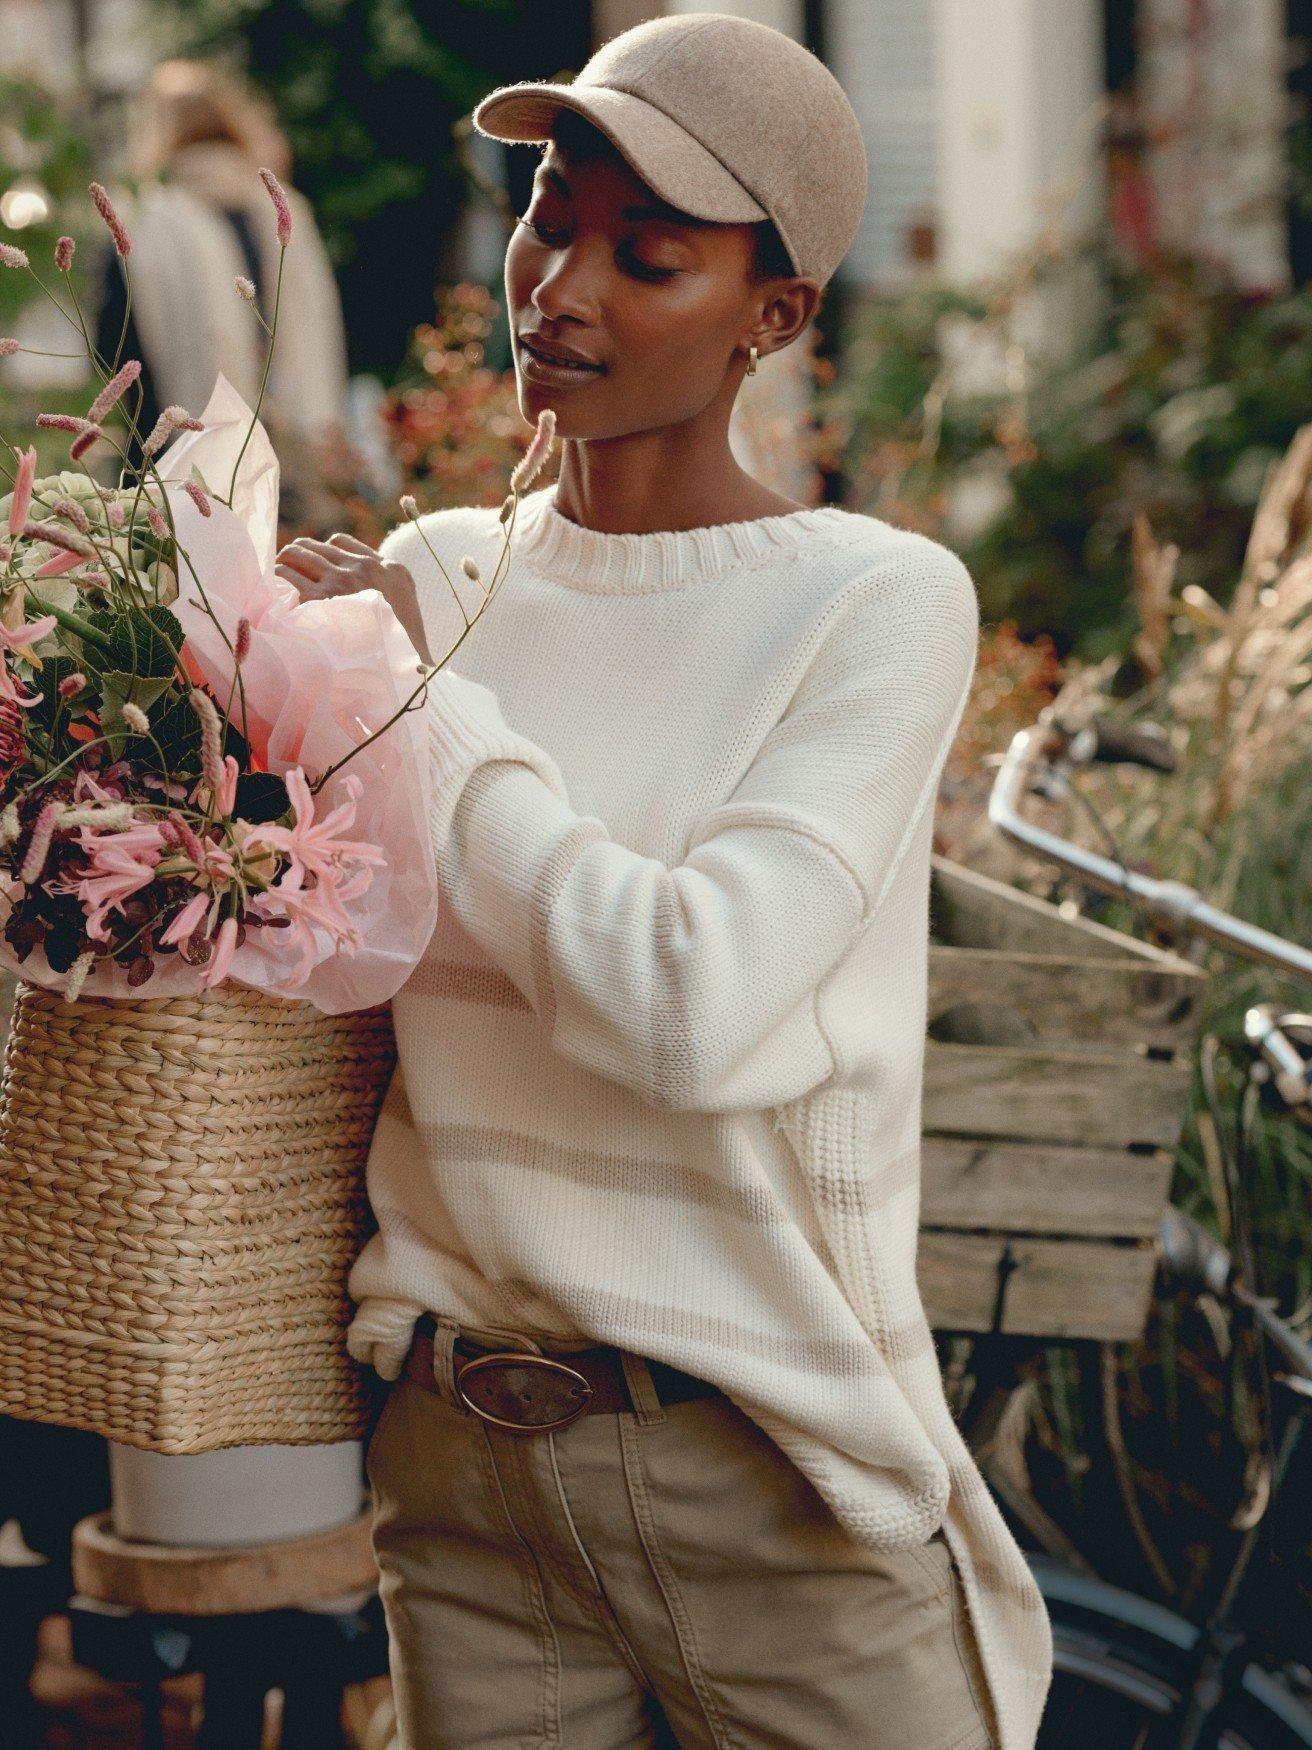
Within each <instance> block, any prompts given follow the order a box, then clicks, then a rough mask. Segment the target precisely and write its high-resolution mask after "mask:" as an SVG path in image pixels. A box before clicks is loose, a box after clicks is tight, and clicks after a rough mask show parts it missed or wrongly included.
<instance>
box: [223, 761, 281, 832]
mask: <svg viewBox="0 0 1312 1750" xmlns="http://www.w3.org/2000/svg"><path fill="white" fill-rule="evenodd" d="M290 807H291V803H290V801H289V799H288V796H287V786H286V784H284V783H283V781H282V779H281V778H280V777H279V776H278V775H277V773H276V772H244V773H243V774H242V776H241V777H240V778H238V780H237V801H236V805H235V807H234V808H233V813H234V814H237V815H240V816H241V818H242V819H243V820H249V821H250V822H251V824H252V826H256V825H261V824H263V823H265V822H267V821H271V820H277V819H278V818H279V817H280V816H281V815H284V814H286V812H287V810H288V809H289V808H290Z"/></svg>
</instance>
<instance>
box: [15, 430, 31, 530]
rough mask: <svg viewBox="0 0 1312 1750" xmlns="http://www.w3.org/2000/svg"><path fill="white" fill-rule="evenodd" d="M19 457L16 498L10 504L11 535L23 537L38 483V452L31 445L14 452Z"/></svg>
mask: <svg viewBox="0 0 1312 1750" xmlns="http://www.w3.org/2000/svg"><path fill="white" fill-rule="evenodd" d="M14 453H15V454H16V455H17V457H18V477H17V479H16V480H15V481H14V496H13V498H12V499H11V500H10V503H9V533H10V534H11V535H21V534H22V532H23V526H24V524H25V523H26V522H27V513H28V511H29V510H30V509H31V508H32V487H33V484H34V483H35V481H36V450H35V448H34V447H33V446H32V445H31V444H29V445H28V447H27V448H26V449H25V450H17V451H15V452H14Z"/></svg>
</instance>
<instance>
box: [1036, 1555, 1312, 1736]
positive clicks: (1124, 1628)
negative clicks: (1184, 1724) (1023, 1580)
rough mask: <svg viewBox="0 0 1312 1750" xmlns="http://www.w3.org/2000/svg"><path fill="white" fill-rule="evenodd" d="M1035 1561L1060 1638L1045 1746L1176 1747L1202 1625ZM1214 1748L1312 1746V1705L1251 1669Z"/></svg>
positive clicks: (1045, 1718) (1055, 1635)
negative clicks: (1181, 1703)
mask: <svg viewBox="0 0 1312 1750" xmlns="http://www.w3.org/2000/svg"><path fill="white" fill-rule="evenodd" d="M1030 1565H1031V1566H1032V1568H1033V1570H1034V1576H1035V1578H1036V1579H1037V1581H1038V1583H1039V1589H1040V1591H1041V1592H1042V1593H1043V1596H1044V1600H1045V1602H1046V1603H1047V1606H1048V1614H1049V1616H1050V1618H1051V1620H1052V1639H1053V1679H1052V1689H1051V1691H1050V1693H1049V1697H1048V1705H1047V1708H1046V1709H1045V1710H1044V1715H1043V1724H1042V1726H1041V1728H1040V1731H1039V1737H1038V1745H1037V1750H1084V1747H1085V1746H1089V1747H1090V1750H1093V1746H1097V1747H1098V1750H1171V1747H1172V1746H1173V1745H1174V1743H1175V1728H1173V1726H1172V1720H1173V1718H1174V1716H1175V1709H1176V1707H1177V1705H1178V1704H1179V1701H1180V1698H1181V1695H1182V1694H1183V1692H1184V1689H1185V1686H1186V1685H1187V1683H1188V1681H1189V1676H1190V1673H1191V1670H1192V1663H1191V1660H1192V1655H1193V1653H1194V1650H1195V1647H1196V1645H1197V1641H1198V1629H1197V1628H1196V1627H1195V1626H1194V1624H1193V1623H1190V1622H1186V1621H1185V1620H1184V1618H1183V1617H1180V1616H1176V1615H1175V1613H1174V1612H1173V1611H1170V1610H1165V1609H1163V1608H1162V1606H1161V1605H1158V1604H1153V1603H1151V1602H1150V1601H1149V1600H1147V1599H1144V1598H1137V1597H1135V1595H1134V1594H1133V1593H1132V1592H1123V1591H1121V1590H1120V1588H1119V1587H1116V1586H1108V1585H1105V1584H1104V1583H1103V1582H1102V1581H1101V1580H1092V1579H1089V1578H1088V1577H1086V1576H1085V1575H1083V1574H1077V1573H1075V1572H1073V1571H1072V1570H1071V1569H1070V1568H1065V1567H1063V1566H1062V1565H1061V1564H1060V1563H1058V1562H1053V1561H1049V1560H1048V1559H1047V1558H1046V1557H1042V1556H1032V1557H1031V1558H1030ZM1177 1723H1178V1722H1177ZM1214 1742H1215V1743H1216V1744H1217V1745H1218V1746H1219V1750H1300V1747H1304V1746H1312V1709H1309V1708H1308V1706H1307V1705H1306V1704H1305V1703H1304V1702H1303V1701H1302V1700H1301V1698H1300V1697H1299V1696H1297V1695H1296V1694H1295V1693H1294V1692H1293V1690H1292V1689H1291V1688H1290V1686H1289V1685H1288V1684H1287V1683H1286V1682H1285V1681H1284V1680H1283V1679H1282V1678H1281V1677H1280V1676H1279V1675H1278V1674H1275V1673H1272V1672H1269V1671H1265V1670H1262V1669H1261V1668H1260V1667H1258V1666H1254V1665H1250V1666H1249V1667H1248V1668H1247V1669H1246V1670H1245V1672H1244V1676H1243V1682H1242V1685H1241V1686H1240V1688H1239V1690H1238V1691H1237V1693H1236V1694H1235V1695H1234V1696H1233V1697H1232V1698H1231V1699H1230V1701H1229V1702H1228V1704H1227V1707H1226V1712H1225V1717H1224V1721H1223V1723H1222V1724H1221V1726H1220V1728H1219V1731H1218V1732H1217V1735H1216V1737H1215V1740H1214Z"/></svg>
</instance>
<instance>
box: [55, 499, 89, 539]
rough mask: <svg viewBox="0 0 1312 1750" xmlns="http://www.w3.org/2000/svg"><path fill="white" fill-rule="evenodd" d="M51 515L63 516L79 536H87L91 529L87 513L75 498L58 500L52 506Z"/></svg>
mask: <svg viewBox="0 0 1312 1750" xmlns="http://www.w3.org/2000/svg"><path fill="white" fill-rule="evenodd" d="M50 514H51V516H62V517H63V519H64V521H65V522H66V523H72V525H73V527H74V528H75V529H76V530H77V532H78V534H79V535H85V534H86V533H87V532H88V531H89V530H90V528H91V524H90V523H89V522H88V521H87V513H86V512H85V511H84V510H83V508H82V506H81V505H80V504H79V503H78V502H77V500H76V499H75V498H57V499H56V500H55V502H54V503H53V504H52V505H51V506H50Z"/></svg>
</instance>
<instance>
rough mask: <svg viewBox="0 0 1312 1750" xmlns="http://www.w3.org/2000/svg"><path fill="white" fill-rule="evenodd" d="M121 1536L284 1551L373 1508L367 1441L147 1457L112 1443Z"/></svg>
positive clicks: (136, 1449) (116, 1523)
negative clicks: (285, 1545) (292, 1541)
mask: <svg viewBox="0 0 1312 1750" xmlns="http://www.w3.org/2000/svg"><path fill="white" fill-rule="evenodd" d="M109 1480H110V1488H111V1491H112V1513H113V1522H114V1531H115V1533H116V1534H117V1535H118V1536H119V1537H126V1538H133V1539H135V1540H137V1541H139V1542H144V1543H168V1544H189V1545H192V1546H196V1547H203V1548H207V1549H221V1548H223V1547H224V1546H227V1545H233V1544H246V1543H278V1542H280V1541H282V1540H283V1539H286V1538H294V1537H308V1536H310V1535H311V1534H312V1533H314V1532H316V1531H327V1530H329V1529H330V1528H331V1527H332V1526H335V1525H345V1524H346V1523H347V1522H348V1521H349V1520H352V1519H354V1518H356V1516H357V1515H358V1514H359V1513H360V1512H361V1511H362V1509H363V1506H364V1500H365V1487H364V1472H363V1443H362V1442H361V1441H359V1440H343V1441H334V1442H333V1443H332V1444H331V1445H326V1446H225V1447H222V1448H220V1449H219V1450H218V1451H217V1452H196V1453H182V1454H177V1455H175V1454H172V1453H164V1452H143V1451H142V1450H141V1449H140V1448H139V1447H136V1446H123V1445H120V1444H119V1443H118V1442H117V1441H114V1440H111V1441H110V1442H109Z"/></svg>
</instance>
